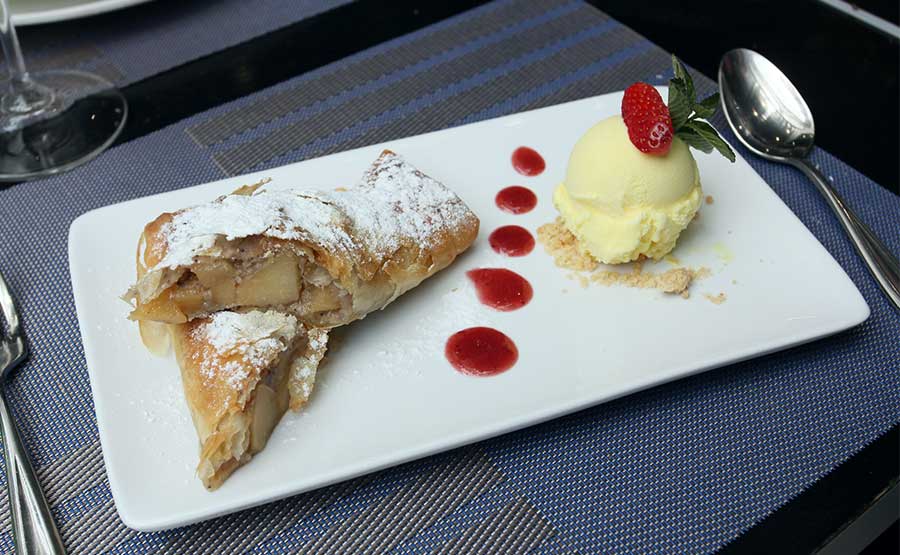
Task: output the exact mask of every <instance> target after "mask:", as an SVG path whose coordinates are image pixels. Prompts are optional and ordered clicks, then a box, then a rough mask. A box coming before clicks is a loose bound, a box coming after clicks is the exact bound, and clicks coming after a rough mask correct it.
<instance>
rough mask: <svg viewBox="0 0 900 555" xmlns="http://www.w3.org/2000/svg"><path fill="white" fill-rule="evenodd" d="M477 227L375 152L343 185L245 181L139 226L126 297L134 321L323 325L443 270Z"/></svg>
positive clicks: (447, 195) (451, 200)
mask: <svg viewBox="0 0 900 555" xmlns="http://www.w3.org/2000/svg"><path fill="white" fill-rule="evenodd" d="M478 225H479V221H478V218H477V217H476V216H475V214H474V213H473V212H472V211H471V210H470V209H469V208H468V207H467V206H466V204H465V203H464V202H463V201H462V199H460V198H459V197H458V196H457V195H456V194H455V193H453V192H452V191H451V190H450V189H448V188H447V187H445V186H444V185H442V184H441V183H440V182H438V181H437V180H435V179H432V178H431V177H429V176H427V175H425V174H423V173H422V172H420V171H419V170H417V169H416V168H415V167H413V166H412V165H411V164H409V163H408V162H406V161H405V160H403V158H401V157H400V156H399V155H397V154H395V153H394V152H391V151H389V150H385V151H384V152H383V153H382V154H381V155H380V156H379V157H378V159H377V160H375V162H374V163H373V164H372V165H371V167H370V168H369V169H368V170H367V171H366V172H365V174H364V175H363V177H362V179H361V181H360V182H359V183H358V184H357V185H356V186H354V187H351V188H348V189H337V190H334V191H303V190H295V191H277V190H276V191H270V190H257V186H250V187H246V188H242V190H238V191H236V192H235V193H234V194H231V195H226V196H223V197H220V198H218V199H216V200H215V201H213V202H210V203H207V204H204V205H200V206H195V207H192V208H187V209H184V210H179V211H177V212H172V213H165V214H162V215H161V216H159V217H158V218H157V219H156V220H154V221H152V222H150V223H149V224H148V225H147V226H146V227H145V229H144V233H143V236H142V238H141V245H140V247H139V252H138V258H139V261H138V263H139V266H141V265H143V266H144V267H145V269H146V271H145V272H144V273H143V274H141V272H139V279H138V281H137V282H136V283H135V285H134V286H133V287H131V289H129V291H128V292H127V293H126V295H125V298H126V300H128V301H130V302H131V303H132V305H133V307H134V309H133V310H132V312H131V314H130V317H131V318H132V319H134V320H138V321H156V322H164V323H170V324H179V323H184V322H188V321H190V320H192V319H194V318H198V317H203V316H206V315H208V314H211V313H214V312H217V311H220V310H226V309H234V308H257V309H269V308H272V309H277V310H279V311H281V312H285V313H290V314H294V315H296V316H297V318H298V319H299V320H300V321H301V322H303V323H304V324H306V325H309V326H313V327H323V328H330V327H334V326H338V325H343V324H347V323H349V322H351V321H353V320H356V319H359V318H362V317H364V316H365V315H366V314H368V313H369V312H371V311H373V310H378V309H381V308H383V307H384V306H386V305H387V304H388V303H390V302H391V301H393V300H394V299H396V298H397V297H398V296H400V295H401V294H403V293H404V292H406V291H408V290H410V289H412V288H413V287H415V286H417V285H418V284H419V283H420V282H421V281H422V280H424V279H426V278H427V277H429V276H431V275H433V274H434V273H436V272H438V271H440V270H441V269H443V268H445V267H446V266H448V265H449V264H450V263H451V262H453V260H454V259H455V258H456V257H457V256H458V255H459V254H460V253H462V252H463V251H465V250H466V249H467V248H468V247H469V246H470V245H471V244H472V242H473V241H474V240H475V237H476V236H477V234H478Z"/></svg>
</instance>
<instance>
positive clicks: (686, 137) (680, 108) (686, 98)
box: [669, 55, 735, 162]
mask: <svg viewBox="0 0 900 555" xmlns="http://www.w3.org/2000/svg"><path fill="white" fill-rule="evenodd" d="M672 68H673V69H674V70H675V77H673V78H672V79H670V80H669V115H670V116H671V117H672V127H673V128H674V131H675V136H676V137H678V138H680V139H681V140H682V141H684V142H685V143H687V145H688V146H690V147H693V148H696V149H697V150H700V151H703V152H706V153H709V152H712V151H713V149H715V150H718V151H719V153H721V154H722V156H724V157H725V158H728V159H729V160H731V161H732V162H734V160H735V157H734V151H733V150H731V147H730V146H728V143H726V142H725V140H724V139H722V137H720V136H719V133H718V132H717V131H716V130H715V128H714V127H713V126H712V125H710V124H709V123H707V122H705V121H702V120H705V119H709V118H711V117H712V116H713V114H715V113H716V109H717V108H718V107H719V93H713V94H711V95H710V96H708V97H706V98H704V99H703V100H701V101H700V102H697V93H696V91H694V80H693V79H691V74H690V73H688V72H687V71H685V69H684V66H683V65H681V62H679V61H678V58H676V57H675V56H674V55H672Z"/></svg>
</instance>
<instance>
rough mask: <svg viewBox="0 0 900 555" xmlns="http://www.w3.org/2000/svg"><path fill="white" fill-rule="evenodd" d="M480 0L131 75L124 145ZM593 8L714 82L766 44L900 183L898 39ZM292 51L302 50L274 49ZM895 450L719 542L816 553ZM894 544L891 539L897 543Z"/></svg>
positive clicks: (625, 2) (879, 477) (855, 148)
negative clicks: (744, 51)
mask: <svg viewBox="0 0 900 555" xmlns="http://www.w3.org/2000/svg"><path fill="white" fill-rule="evenodd" d="M480 3H482V2H480V1H477V0H456V1H450V0H432V1H430V2H424V1H421V0H396V1H395V2H393V8H392V10H390V12H388V11H387V10H383V9H382V3H381V2H378V1H377V0H362V1H360V2H356V3H354V4H351V5H347V6H344V7H341V8H337V9H335V10H332V11H330V12H326V13H324V14H321V15H319V16H316V17H314V18H311V19H308V20H304V21H301V22H299V23H297V24H294V25H291V26H289V27H286V28H284V29H281V30H278V31H275V32H272V33H269V34H268V35H265V36H262V37H259V38H257V39H254V40H252V41H249V42H246V43H243V44H240V45H237V46H235V47H233V48H229V49H227V50H225V51H222V52H219V53H216V54H213V55H211V56H208V57H206V58H202V59H200V60H197V61H195V62H191V63H188V64H185V65H183V66H180V67H177V68H175V69H173V70H170V71H168V72H165V73H163V74H160V75H156V76H154V77H151V78H148V79H146V80H144V81H141V82H138V83H135V84H133V85H130V86H128V87H127V88H126V89H125V90H124V92H125V95H126V97H127V98H128V101H129V103H130V107H131V119H130V121H129V123H128V125H127V128H126V130H125V132H124V133H123V135H122V136H121V137H120V139H119V142H120V143H121V142H126V141H129V140H132V139H135V138H137V137H140V136H143V135H146V134H147V133H150V132H152V131H154V130H156V129H159V128H161V127H163V126H165V125H167V124H169V123H172V122H175V121H178V120H180V119H182V118H184V117H187V116H190V115H193V114H195V113H198V112H201V111H203V110H205V109H207V108H210V107H213V106H216V105H219V104H222V103H223V102H226V101H228V100H231V99H234V98H238V97H241V96H244V95H247V94H249V93H252V92H254V91H257V90H260V89H263V88H265V87H268V86H270V85H273V84H275V83H278V82H280V81H283V80H285V79H287V78H289V77H292V76H295V75H298V74H301V73H304V72H306V71H309V70H311V69H314V68H316V67H319V66H322V65H324V64H326V63H329V62H331V61H334V60H338V59H340V58H343V57H345V56H347V55H349V54H352V53H354V52H357V51H359V50H362V49H364V48H367V47H370V46H373V45H375V44H378V43H380V42H383V41H385V40H388V39H390V38H393V37H396V36H399V35H402V34H404V33H408V32H411V31H414V30H416V29H418V28H421V27H423V26H425V25H428V24H431V23H433V22H435V21H438V20H440V19H443V18H445V17H448V16H450V15H453V14H455V13H458V12H460V11H463V10H465V9H467V8H469V7H472V6H475V5H478V4H480ZM592 3H593V4H594V5H596V6H597V7H598V8H600V9H602V10H603V11H605V12H607V13H608V14H610V15H612V16H613V17H615V18H617V19H619V20H620V21H622V22H623V23H625V24H627V25H628V26H630V27H631V28H633V29H635V30H636V31H638V32H639V33H642V34H643V35H645V36H646V37H647V38H649V39H650V40H652V41H654V42H655V43H657V44H659V45H660V46H662V47H663V48H666V49H668V50H670V51H673V52H675V53H676V54H678V56H679V57H681V58H682V59H683V60H684V61H685V62H687V63H688V64H690V65H691V66H693V67H694V68H696V69H697V70H699V71H700V72H702V73H704V74H706V75H707V76H710V77H712V78H715V75H716V71H717V67H718V61H719V58H720V57H721V55H722V54H723V53H724V52H726V51H727V50H729V49H731V48H737V47H748V48H752V49H754V50H757V51H759V52H761V53H763V54H764V55H765V56H767V57H768V58H770V59H771V60H772V61H774V62H775V63H776V64H777V65H778V66H779V67H781V68H782V70H784V71H785V73H786V74H787V75H788V76H789V77H790V78H791V80H792V81H793V82H794V83H795V85H796V86H797V88H798V89H799V90H800V91H801V92H802V93H803V95H804V96H805V97H806V99H807V101H808V102H809V104H810V106H811V108H812V111H813V114H814V115H815V117H816V127H817V130H816V131H817V135H816V142H817V144H818V145H820V146H821V147H823V148H825V149H826V150H828V151H830V152H831V153H833V154H835V155H836V156H838V157H839V158H841V159H843V160H844V161H846V162H847V163H849V164H850V165H852V166H854V167H855V168H856V169H858V170H859V171H861V172H862V173H864V174H866V175H868V176H869V177H870V178H872V179H873V180H875V181H876V182H878V183H879V184H881V185H882V186H884V187H885V188H887V189H889V190H891V191H893V192H894V193H898V190H900V189H898V188H900V163H898V153H900V132H898V125H897V124H898V122H900V110H898V108H900V102H898V98H900V91H898V73H900V71H898V68H900V44H898V39H897V38H896V37H894V36H891V35H889V34H887V33H883V32H880V31H877V30H874V29H872V28H871V27H868V26H866V25H865V24H863V23H861V22H859V21H858V20H856V19H854V18H853V17H850V16H848V15H846V14H844V13H842V12H840V11H838V10H835V9H833V8H831V7H829V6H827V5H825V4H823V3H820V2H817V1H814V0H807V1H793V0H792V1H788V2H771V1H763V0H732V1H731V2H729V5H728V9H727V10H723V9H722V3H721V2H713V1H711V0H692V1H690V2H687V1H676V0H672V1H669V2H666V3H649V4H647V3H642V2H635V1H634V0H592ZM860 4H862V5H863V7H869V6H871V8H870V9H872V11H873V13H877V14H879V15H881V16H882V17H884V18H887V19H890V18H894V17H896V14H895V10H894V7H895V6H897V2H883V1H880V0H870V1H869V2H860ZM348 29H352V30H353V32H352V33H351V32H348V31H347V30H348ZM334 37H340V40H333V39H334ZM311 45H314V47H312V46H311ZM285 51H290V52H293V53H294V55H293V56H290V57H286V56H282V55H280V54H281V53H282V52H285ZM185 91H191V94H185ZM898 454H900V429H898V427H894V428H893V429H892V430H890V431H889V432H888V433H887V434H885V435H884V436H882V437H881V438H880V439H878V440H877V441H875V442H874V443H872V444H871V445H870V446H868V447H867V448H865V449H864V450H863V451H862V452H860V453H858V454H857V455H856V456H854V457H852V458H850V459H849V460H848V461H846V462H845V463H843V464H842V465H841V466H840V467H838V468H837V469H836V470H835V471H834V472H832V473H831V474H829V475H828V476H826V477H825V478H823V479H821V480H820V481H819V482H817V483H816V484H814V485H813V486H812V487H811V488H810V489H808V490H807V491H805V492H804V493H803V494H801V495H800V496H798V497H797V498H796V499H794V500H793V501H791V502H790V503H788V504H787V505H785V506H784V507H782V508H780V509H778V510H777V511H775V512H774V513H773V514H771V515H770V516H769V517H767V518H766V519H765V520H763V521H762V522H760V523H759V524H757V525H756V526H755V527H754V528H753V529H751V530H750V531H749V532H748V533H746V534H744V535H743V536H741V537H739V538H738V539H737V540H735V541H734V542H732V543H731V544H729V545H728V546H726V548H725V549H724V551H725V552H729V553H783V552H787V553H808V552H814V551H816V550H817V549H818V548H819V547H820V546H822V545H825V544H826V543H827V542H828V540H829V538H831V537H833V536H834V535H835V534H836V533H838V532H840V531H841V530H842V529H844V528H845V527H846V526H847V525H848V524H849V523H852V522H853V521H854V520H855V519H857V518H859V516H860V515H861V514H863V513H864V512H865V510H866V509H867V508H868V507H869V506H870V505H871V504H873V503H874V502H875V500H877V499H878V498H879V496H880V495H881V494H883V493H884V492H885V491H886V490H887V489H889V488H890V487H892V486H893V485H895V484H896V483H897V481H898V475H900V455H898ZM887 545H888V546H889V547H891V548H893V545H892V542H890V541H889V542H888V544H887ZM894 552H895V553H896V552H900V548H898V550H896V551H894Z"/></svg>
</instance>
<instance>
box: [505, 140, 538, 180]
mask: <svg viewBox="0 0 900 555" xmlns="http://www.w3.org/2000/svg"><path fill="white" fill-rule="evenodd" d="M512 165H513V168H515V170H516V171H517V172H519V173H521V174H522V175H527V176H529V177H533V176H535V175H540V173H541V172H543V171H544V168H546V167H547V164H546V162H544V159H543V158H542V157H541V155H540V154H538V153H537V151H536V150H534V149H533V148H528V147H527V146H520V147H519V148H517V149H516V150H515V151H514V152H513V154H512Z"/></svg>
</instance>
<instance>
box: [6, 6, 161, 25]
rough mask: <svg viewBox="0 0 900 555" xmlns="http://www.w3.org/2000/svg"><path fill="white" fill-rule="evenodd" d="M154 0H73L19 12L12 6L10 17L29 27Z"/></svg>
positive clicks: (97, 13)
mask: <svg viewBox="0 0 900 555" xmlns="http://www.w3.org/2000/svg"><path fill="white" fill-rule="evenodd" d="M152 1H153V0H82V1H80V2H73V3H72V4H71V5H69V6H64V7H59V8H50V9H46V10H39V11H27V12H18V13H17V11H16V10H15V9H14V8H13V7H11V8H10V10H11V12H12V13H11V14H10V17H11V18H12V22H13V25H16V26H18V27H27V26H29V25H40V24H43V23H58V22H61V21H69V20H71V19H80V18H82V17H90V16H93V15H99V14H102V13H107V12H112V11H116V10H121V9H125V8H130V7H132V6H137V5H138V4H146V3H148V2H152Z"/></svg>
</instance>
